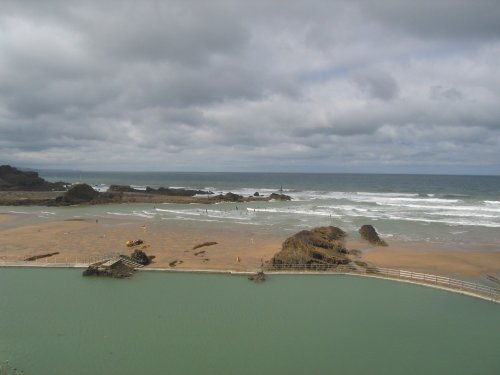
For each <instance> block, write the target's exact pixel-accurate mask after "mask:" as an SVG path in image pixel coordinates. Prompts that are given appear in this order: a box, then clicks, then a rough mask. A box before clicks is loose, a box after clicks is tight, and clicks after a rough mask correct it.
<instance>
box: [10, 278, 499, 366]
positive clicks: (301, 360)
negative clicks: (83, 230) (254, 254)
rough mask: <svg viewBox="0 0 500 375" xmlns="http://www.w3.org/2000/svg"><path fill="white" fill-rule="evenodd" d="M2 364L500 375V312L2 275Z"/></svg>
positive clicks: (442, 300)
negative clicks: (6, 361)
mask: <svg viewBox="0 0 500 375" xmlns="http://www.w3.org/2000/svg"><path fill="white" fill-rule="evenodd" d="M0 301H1V302H0V361H3V360H7V359H8V360H9V361H10V363H11V364H12V365H13V366H14V367H17V368H18V369H21V370H23V371H24V372H25V373H26V374H31V375H44V374H47V375H49V374H50V375H57V374H64V375H69V374H73V375H77V374H86V375H88V374H120V375H123V374H218V375H219V374H256V373H258V374H384V375H387V374H454V375H457V374H468V375H469V374H492V375H493V374H495V375H497V374H500V351H499V348H500V306H499V305H498V304H494V303H491V302H487V301H482V300H479V299H476V298H471V297H467V296H462V295H458V294H453V293H448V292H444V291H440V290H434V289H431V288H426V287H421V286H416V285H407V284H402V283H397V282H392V281H386V280H378V279H369V278H362V277H354V276H347V275H344V276H340V275H337V276H333V275H330V276H327V275H325V276H321V275H319V276H314V275H307V276H291V275H279V276H271V277H270V278H269V280H268V281H267V282H265V283H263V284H253V283H251V282H249V281H248V280H247V279H246V278H245V277H237V276H229V275H206V274H173V273H160V272H159V273H152V272H142V273H139V274H137V275H136V276H135V277H134V278H133V279H130V280H113V279H99V278H83V277H81V271H80V270H74V269H14V268H0Z"/></svg>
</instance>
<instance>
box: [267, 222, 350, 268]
mask: <svg viewBox="0 0 500 375" xmlns="http://www.w3.org/2000/svg"><path fill="white" fill-rule="evenodd" d="M345 237H346V233H345V232H344V231H343V230H342V229H340V228H337V227H333V226H328V227H319V228H314V229H312V230H303V231H301V232H299V233H297V234H295V235H293V236H291V237H289V238H287V239H286V240H285V241H284V242H283V244H282V248H281V251H280V252H278V253H277V254H275V255H274V257H273V258H272V259H271V261H270V263H271V265H272V266H273V267H278V268H293V267H294V266H311V265H314V266H321V265H327V266H329V265H335V264H337V265H338V264H348V263H349V262H350V260H349V258H348V257H347V253H348V251H347V249H346V248H345Z"/></svg>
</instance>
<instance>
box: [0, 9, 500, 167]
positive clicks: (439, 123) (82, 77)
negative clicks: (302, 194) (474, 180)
mask: <svg viewBox="0 0 500 375" xmlns="http://www.w3.org/2000/svg"><path fill="white" fill-rule="evenodd" d="M119 4H120V5H119V6H118V4H117V3H116V2H112V1H105V0H101V1H87V2H81V1H70V0H66V1H58V0H47V1H43V2H40V1H23V2H19V1H10V0H4V1H3V2H2V8H3V9H2V12H1V13H0V162H2V163H11V164H15V165H22V166H32V167H46V168H47V167H50V168H54V167H56V168H57V167H60V168H79V169H101V170H102V169H104V170H165V171H168V170H191V171H193V170H200V171H207V170H208V171H210V170H220V171H239V170H243V171H255V170H260V171H321V172H349V171H352V172H408V173H421V172H432V173H488V174H499V173H500V105H499V104H500V71H499V69H498V62H499V61H500V7H498V3H497V1H495V0H481V1H475V2H470V1H465V0H438V1H436V0H434V1H420V2H418V4H417V3H415V2H414V1H409V0H408V1H397V2H396V1H390V0H387V1H377V2H373V1H368V0H366V1H342V0H339V1H331V0H328V1H320V0H317V1H307V2H305V1H287V2H285V3H283V2H269V1H253V2H243V1H223V0H221V1H211V2H206V1H195V0H191V1H190V0H187V1H186V0H179V1H173V0H170V1H168V2H165V1H154V0H148V1H140V2H137V1H123V2H120V3H119Z"/></svg>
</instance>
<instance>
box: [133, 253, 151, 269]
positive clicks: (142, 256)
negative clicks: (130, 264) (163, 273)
mask: <svg viewBox="0 0 500 375" xmlns="http://www.w3.org/2000/svg"><path fill="white" fill-rule="evenodd" d="M130 258H132V260H133V261H135V262H137V263H139V264H142V265H144V266H147V265H148V264H150V263H151V260H152V259H153V258H152V257H149V256H147V255H146V253H145V252H144V251H142V250H139V249H135V250H134V252H133V253H132V255H131V256H130Z"/></svg>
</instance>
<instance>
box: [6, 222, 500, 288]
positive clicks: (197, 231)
mask: <svg viewBox="0 0 500 375" xmlns="http://www.w3.org/2000/svg"><path fill="white" fill-rule="evenodd" d="M28 216H29V215H28ZM289 235H291V233H286V232H281V233H273V232H272V228H271V229H270V228H269V227H266V226H250V225H221V224H220V223H200V222H197V221H180V220H153V221H144V220H140V219H135V218H134V219H120V218H107V217H106V218H104V217H103V218H98V222H96V221H95V220H91V219H70V220H64V221H44V222H40V221H37V220H35V221H33V220H31V221H30V220H29V218H28V217H27V215H16V214H0V244H1V245H0V260H4V261H6V260H9V261H13V260H23V259H24V258H26V257H27V256H33V255H39V254H45V253H52V252H59V253H60V254H59V255H57V256H54V257H50V258H44V259H42V260H40V261H41V262H48V263H50V262H70V263H77V262H82V261H85V259H88V258H89V257H97V258H99V257H104V256H105V255H107V254H118V253H121V254H130V253H131V252H132V251H133V249H131V248H128V247H126V246H125V242H126V241H127V240H135V239H142V240H144V241H145V244H146V245H148V248H147V249H145V251H146V252H147V253H148V254H149V255H155V256H156V258H155V260H154V263H153V264H152V267H158V268H168V267H170V264H171V263H172V262H175V261H177V262H176V263H175V268H185V269H188V268H196V269H231V270H242V271H243V270H255V269H258V268H259V267H260V265H261V261H262V260H263V261H266V260H269V259H271V257H272V256H273V255H274V254H275V253H276V252H278V251H279V250H280V249H281V243H282V242H283V241H284V240H285V238H286V237H288V236H289ZM204 242H217V244H216V245H212V246H206V247H201V248H198V249H196V250H193V247H195V246H196V245H199V244H201V243H204ZM388 243H389V246H388V247H374V246H371V245H369V244H368V243H366V242H364V241H362V240H359V239H349V240H348V242H347V248H348V249H359V250H361V252H362V255H361V257H360V260H362V261H364V262H367V263H368V264H370V265H375V266H380V267H387V268H396V269H404V270H409V271H415V272H424V273H431V274H438V275H445V276H452V277H456V278H460V277H466V278H476V279H478V278H482V277H484V276H486V275H493V276H495V277H497V278H500V250H494V249H493V250H492V251H484V250H481V249H467V248H462V249H458V250H457V249H456V248H450V246H446V245H438V244H431V243H427V242H407V241H388ZM238 259H239V261H238Z"/></svg>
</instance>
